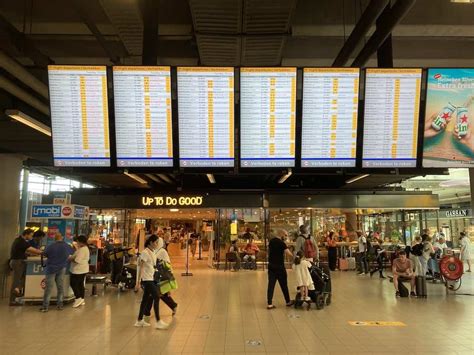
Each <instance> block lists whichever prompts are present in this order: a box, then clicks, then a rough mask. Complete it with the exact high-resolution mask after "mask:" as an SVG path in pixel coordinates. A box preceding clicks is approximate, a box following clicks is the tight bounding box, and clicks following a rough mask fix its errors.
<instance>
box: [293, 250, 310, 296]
mask: <svg viewBox="0 0 474 355" xmlns="http://www.w3.org/2000/svg"><path fill="white" fill-rule="evenodd" d="M310 267H311V263H310V262H309V261H308V260H306V258H305V257H304V253H303V251H301V250H300V251H299V252H298V253H297V254H296V257H295V265H294V269H295V275H296V285H297V286H298V288H299V290H300V294H301V300H302V301H306V302H309V301H311V298H310V297H309V296H308V290H309V289H314V286H313V280H312V279H311V274H310V273H309V268H310Z"/></svg>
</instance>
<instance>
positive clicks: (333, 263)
mask: <svg viewBox="0 0 474 355" xmlns="http://www.w3.org/2000/svg"><path fill="white" fill-rule="evenodd" d="M336 238H337V236H336V233H334V232H333V231H331V232H329V234H328V236H327V238H326V244H327V248H328V263H329V269H330V270H331V271H334V270H336V267H337V241H336Z"/></svg>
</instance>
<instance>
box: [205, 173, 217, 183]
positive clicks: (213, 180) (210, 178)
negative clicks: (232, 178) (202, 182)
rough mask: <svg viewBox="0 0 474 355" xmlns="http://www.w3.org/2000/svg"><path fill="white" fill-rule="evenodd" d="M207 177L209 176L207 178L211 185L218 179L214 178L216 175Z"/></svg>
mask: <svg viewBox="0 0 474 355" xmlns="http://www.w3.org/2000/svg"><path fill="white" fill-rule="evenodd" d="M206 176H207V178H208V180H209V182H210V183H211V184H215V183H216V179H215V178H214V174H206Z"/></svg>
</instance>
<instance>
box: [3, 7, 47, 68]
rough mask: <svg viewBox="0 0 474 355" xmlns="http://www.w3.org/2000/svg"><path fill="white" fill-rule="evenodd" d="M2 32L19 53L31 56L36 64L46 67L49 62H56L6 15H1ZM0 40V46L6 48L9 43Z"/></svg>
mask: <svg viewBox="0 0 474 355" xmlns="http://www.w3.org/2000/svg"><path fill="white" fill-rule="evenodd" d="M0 33H1V34H2V37H4V38H7V41H5V42H9V44H10V45H11V46H13V47H14V48H15V49H16V50H17V51H18V52H19V53H21V54H23V55H24V56H26V57H28V58H30V59H31V60H32V61H33V62H34V63H35V65H36V66H38V67H43V68H44V67H46V66H47V65H48V64H54V61H53V60H52V59H51V58H49V57H48V56H47V55H45V54H43V53H42V52H41V51H40V50H39V49H38V48H36V46H35V44H34V42H33V41H32V40H31V39H29V38H27V37H26V36H25V35H24V34H23V33H21V32H20V31H18V30H17V29H16V28H15V27H14V26H13V25H12V24H11V23H10V22H8V21H7V20H6V19H5V17H3V16H2V15H0ZM5 42H0V48H1V49H5V48H6V47H7V43H5Z"/></svg>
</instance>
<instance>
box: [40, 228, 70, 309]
mask: <svg viewBox="0 0 474 355" xmlns="http://www.w3.org/2000/svg"><path fill="white" fill-rule="evenodd" d="M54 239H55V242H54V243H53V244H50V245H48V247H47V248H46V250H45V251H44V255H45V256H46V257H47V258H48V260H47V261H46V267H45V269H44V272H45V274H46V288H45V290H44V296H43V306H42V307H41V308H40V311H41V312H47V311H48V308H49V301H50V299H51V291H52V290H53V282H56V288H57V290H58V292H57V301H56V305H57V308H58V310H62V309H63V298H64V286H63V281H64V275H65V274H66V266H67V264H68V258H69V255H71V254H72V253H73V250H72V248H71V246H70V245H69V244H67V243H65V242H64V239H63V236H62V235H61V233H57V234H56V236H55V238H54Z"/></svg>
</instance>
